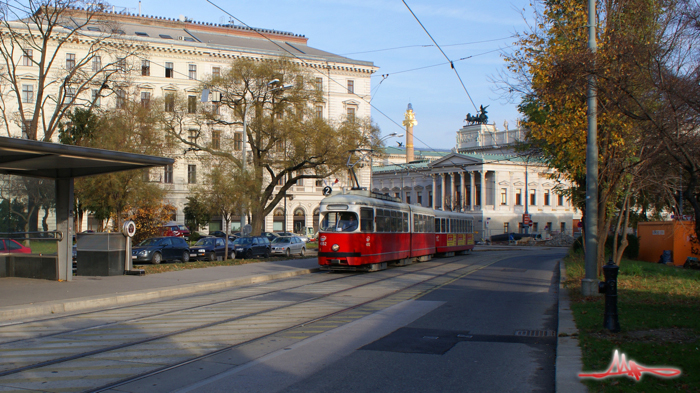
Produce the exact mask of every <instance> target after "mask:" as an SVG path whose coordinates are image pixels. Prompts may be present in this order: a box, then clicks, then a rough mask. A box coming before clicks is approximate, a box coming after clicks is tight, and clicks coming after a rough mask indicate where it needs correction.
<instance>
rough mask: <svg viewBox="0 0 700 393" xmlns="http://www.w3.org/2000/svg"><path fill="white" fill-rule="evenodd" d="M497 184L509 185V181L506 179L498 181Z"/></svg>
mask: <svg viewBox="0 0 700 393" xmlns="http://www.w3.org/2000/svg"><path fill="white" fill-rule="evenodd" d="M498 185H499V186H509V185H510V182H507V181H505V180H504V181H501V182H498Z"/></svg>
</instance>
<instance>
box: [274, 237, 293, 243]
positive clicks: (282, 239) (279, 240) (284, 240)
mask: <svg viewBox="0 0 700 393" xmlns="http://www.w3.org/2000/svg"><path fill="white" fill-rule="evenodd" d="M291 240H292V238H291V237H278V238H276V239H275V240H273V241H272V244H280V243H289V242H290V241H291Z"/></svg>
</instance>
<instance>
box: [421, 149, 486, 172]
mask: <svg viewBox="0 0 700 393" xmlns="http://www.w3.org/2000/svg"><path fill="white" fill-rule="evenodd" d="M483 163H484V161H483V160H481V159H478V158H475V157H471V156H465V155H462V154H459V153H451V154H448V155H446V156H445V157H442V158H441V159H439V160H435V161H433V162H431V163H430V164H428V166H429V167H431V168H455V169H462V168H463V167H466V166H470V165H480V164H483Z"/></svg>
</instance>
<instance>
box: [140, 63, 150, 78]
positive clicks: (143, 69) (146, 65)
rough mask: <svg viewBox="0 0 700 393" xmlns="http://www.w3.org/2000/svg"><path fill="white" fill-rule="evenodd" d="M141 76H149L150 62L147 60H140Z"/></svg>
mask: <svg viewBox="0 0 700 393" xmlns="http://www.w3.org/2000/svg"><path fill="white" fill-rule="evenodd" d="M141 76H151V62H150V61H149V60H141Z"/></svg>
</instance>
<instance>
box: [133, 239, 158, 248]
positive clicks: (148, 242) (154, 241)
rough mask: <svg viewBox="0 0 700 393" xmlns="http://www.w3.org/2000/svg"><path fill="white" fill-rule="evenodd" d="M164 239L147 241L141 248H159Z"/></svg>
mask: <svg viewBox="0 0 700 393" xmlns="http://www.w3.org/2000/svg"><path fill="white" fill-rule="evenodd" d="M162 240H163V239H146V240H144V241H142V242H141V243H139V246H144V247H147V246H158V245H160V242H161V241H162Z"/></svg>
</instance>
